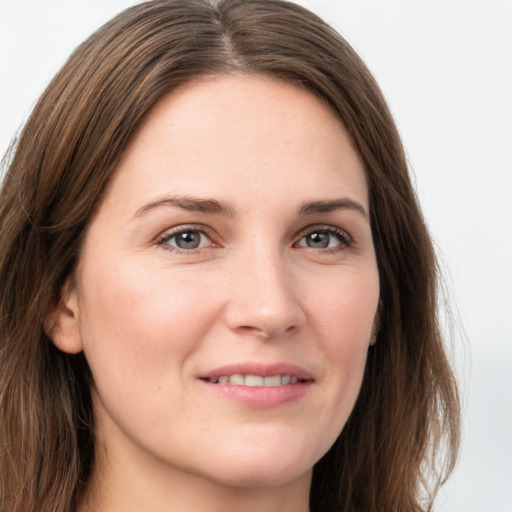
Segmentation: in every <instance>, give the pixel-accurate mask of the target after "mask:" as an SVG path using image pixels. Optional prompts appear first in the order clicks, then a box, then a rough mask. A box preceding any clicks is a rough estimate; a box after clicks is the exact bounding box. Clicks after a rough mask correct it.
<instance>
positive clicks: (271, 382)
mask: <svg viewBox="0 0 512 512" xmlns="http://www.w3.org/2000/svg"><path fill="white" fill-rule="evenodd" d="M208 380H209V382H213V383H216V384H217V383H218V384H228V383H229V384H233V385H235V386H250V387H256V386H258V387H261V386H286V385H287V384H296V383H297V382H299V380H301V379H299V378H298V377H295V376H291V375H271V376H269V377H261V376H260V375H241V374H239V373H236V374H234V375H222V376H221V377H218V378H215V377H211V378H209V379H208Z"/></svg>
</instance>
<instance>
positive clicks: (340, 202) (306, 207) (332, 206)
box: [299, 197, 370, 220]
mask: <svg viewBox="0 0 512 512" xmlns="http://www.w3.org/2000/svg"><path fill="white" fill-rule="evenodd" d="M335 210H352V211H355V212H357V213H360V214H361V215H362V216H363V217H364V218H365V219H366V220H370V216H369V215H368V212H367V211H366V210H365V208H364V206H363V205H362V204H361V203H358V202H357V201H354V200H353V199H350V198H348V197H343V198H341V199H331V200H327V201H308V202H306V203H303V204H302V205H301V207H300V209H299V213H300V214H301V215H316V214H318V213H329V212H332V211H335Z"/></svg>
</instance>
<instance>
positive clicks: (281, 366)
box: [199, 362, 314, 381]
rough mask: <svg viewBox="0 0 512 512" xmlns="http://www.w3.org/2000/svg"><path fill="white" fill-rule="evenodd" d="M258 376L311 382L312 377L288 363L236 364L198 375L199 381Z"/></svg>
mask: <svg viewBox="0 0 512 512" xmlns="http://www.w3.org/2000/svg"><path fill="white" fill-rule="evenodd" d="M235 374H242V375H259V376H260V377H271V376H272V375H291V376H295V377H297V378H298V379H301V380H305V381H312V380H314V379H313V376H312V375H311V374H310V373H309V372H308V371H307V370H305V369H304V368H302V367H301V366H297V365H295V364H290V363H274V364H262V363H252V362H247V363H237V364H229V365H226V366H221V367H219V368H215V369H213V370H210V371H208V372H206V373H203V374H201V375H200V377H199V378H201V379H205V380H206V379H218V378H219V377H222V376H223V375H235Z"/></svg>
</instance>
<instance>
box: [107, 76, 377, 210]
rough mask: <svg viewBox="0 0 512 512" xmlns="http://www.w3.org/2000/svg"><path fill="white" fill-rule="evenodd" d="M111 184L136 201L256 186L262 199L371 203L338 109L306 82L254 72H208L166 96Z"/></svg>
mask: <svg viewBox="0 0 512 512" xmlns="http://www.w3.org/2000/svg"><path fill="white" fill-rule="evenodd" d="M110 189H111V190H112V189H116V190H117V191H118V192H121V193H123V194H124V195H125V196H126V197H129V198H130V199H136V198H137V197H140V198H142V196H146V198H149V197H150V196H153V197H156V196H158V195H161V194H163V193H167V192H173V193H187V194H189V193H194V194H199V195H202V194H204V195H208V196H219V195H221V196H222V195H226V196H229V195H230V194H231V195H232V194H233V193H235V192H236V193H238V195H241V197H244V198H245V197H247V194H248V193H249V192H250V194H251V195H255V196H258V197H259V200H260V201H261V200H262V199H266V200H270V199H271V197H272V196H273V193H274V192H277V193H278V194H280V195H281V196H282V195H283V193H288V192H289V193H300V194H307V191H308V190H311V191H312V192H313V191H317V192H318V193H319V194H321V195H324V196H325V195H335V196H336V195H339V194H343V195H345V194H346V193H351V194H355V195H357V196H359V197H358V200H360V201H361V202H363V203H366V202H367V191H366V179H365V172H364V168H363V165H362V163H361V160H360V158H359V155H358V154H357V152H356V151H355V149H354V147H353V145H352V143H351V140H350V138H349V137H348V135H347V133H346V130H345V128H344V126H343V124H342V123H341V121H340V120H339V119H338V118H337V117H336V116H335V115H334V113H333V112H332V111H331V110H330V109H329V108H328V107H327V106H326V105H325V104H324V103H323V102H322V101H321V100H320V99H318V98H317V97H315V96H314V95H312V94H311V93H310V92H308V91H306V90H304V89H301V88H299V87H297V86H294V85H291V84H288V83H284V82H280V81H276V80H272V79H268V78H265V77H260V76H252V75H250V76H249V75H237V76H218V77H212V78H208V79H204V80H202V81H197V82H194V83H192V84H188V85H186V86H184V87H182V88H180V89H179V90H176V91H173V92H172V93H170V94H169V95H168V96H166V97H164V98H163V99H162V100H160V101H159V102H158V103H157V105H156V106H155V107H154V108H153V110H152V111H151V112H150V113H149V114H148V116H147V117H146V119H145V120H144V122H143V124H142V126H141V128H140V129H139V131H138V132H137V134H136V136H135V137H134V139H133V141H132V142H131V144H130V145H129V147H128V149H127V151H126V153H125V155H124V156H123V159H122V162H121V164H120V165H119V167H118V169H117V171H116V173H115V175H114V178H113V182H112V183H111V187H110ZM171 189H172V190H171ZM107 195H108V194H107ZM227 199H230V198H229V197H227ZM301 199H302V198H301Z"/></svg>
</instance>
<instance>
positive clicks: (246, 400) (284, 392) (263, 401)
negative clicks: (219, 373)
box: [202, 380, 313, 409]
mask: <svg viewBox="0 0 512 512" xmlns="http://www.w3.org/2000/svg"><path fill="white" fill-rule="evenodd" d="M202 382H203V384H204V385H205V386H207V387H208V389H210V390H211V391H213V392H214V393H217V394H218V395H221V396H223V397H225V398H228V399H230V400H233V401H234V402H238V403H240V404H242V405H245V406H246V407H251V408H253V409H271V408H274V407H280V406H283V405H286V404H289V403H291V402H295V401H297V400H300V399H301V398H302V397H303V396H304V395H305V394H306V393H307V392H308V391H309V389H310V387H311V385H312V384H313V382H312V381H307V382H297V383H296V384H286V385H284V386H238V385H235V384H218V383H217V384H215V383H213V382H208V381H204V380H203V381H202Z"/></svg>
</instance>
